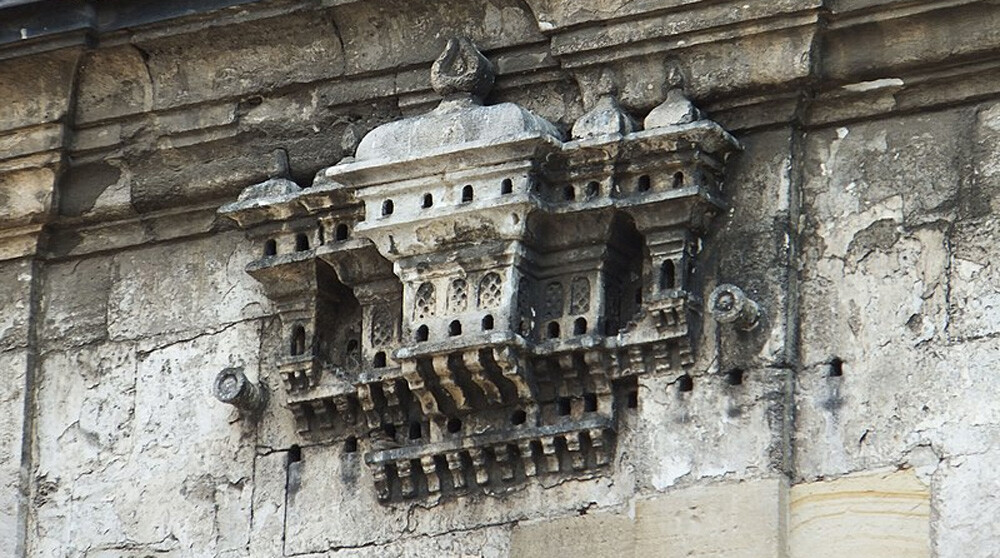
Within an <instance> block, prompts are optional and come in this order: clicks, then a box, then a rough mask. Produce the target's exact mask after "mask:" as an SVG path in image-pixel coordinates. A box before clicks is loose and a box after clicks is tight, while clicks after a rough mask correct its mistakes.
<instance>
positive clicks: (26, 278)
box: [0, 259, 35, 351]
mask: <svg viewBox="0 0 1000 558" xmlns="http://www.w3.org/2000/svg"><path fill="white" fill-rule="evenodd" d="M34 273H35V271H34V266H33V265H32V263H31V262H30V261H28V260H23V259H22V260H13V261H9V262H3V263H0V285H3V289H0V351H4V350H8V349H12V348H20V347H25V346H27V344H28V328H29V323H30V320H31V282H32V278H33V274H34Z"/></svg>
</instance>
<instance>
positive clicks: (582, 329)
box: [573, 318, 587, 335]
mask: <svg viewBox="0 0 1000 558" xmlns="http://www.w3.org/2000/svg"><path fill="white" fill-rule="evenodd" d="M584 333H587V318H577V319H576V320H574V321H573V335H583V334H584Z"/></svg>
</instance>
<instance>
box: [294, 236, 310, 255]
mask: <svg viewBox="0 0 1000 558" xmlns="http://www.w3.org/2000/svg"><path fill="white" fill-rule="evenodd" d="M308 249H309V237H308V236H306V233H299V234H297V235H295V251H296V252H303V251H305V250H308Z"/></svg>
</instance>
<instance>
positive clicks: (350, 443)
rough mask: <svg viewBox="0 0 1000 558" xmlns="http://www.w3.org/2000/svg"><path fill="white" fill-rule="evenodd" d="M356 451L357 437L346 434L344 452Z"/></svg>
mask: <svg viewBox="0 0 1000 558" xmlns="http://www.w3.org/2000/svg"><path fill="white" fill-rule="evenodd" d="M356 451H358V439H357V438H355V437H354V436H348V437H347V439H346V440H344V453H354V452H356Z"/></svg>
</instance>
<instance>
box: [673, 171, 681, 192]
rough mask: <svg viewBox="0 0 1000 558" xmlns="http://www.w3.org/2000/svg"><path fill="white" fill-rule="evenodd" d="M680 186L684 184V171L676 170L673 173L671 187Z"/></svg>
mask: <svg viewBox="0 0 1000 558" xmlns="http://www.w3.org/2000/svg"><path fill="white" fill-rule="evenodd" d="M681 186H684V173H683V172H679V171H678V172H675V173H674V184H673V187H674V188H680V187H681Z"/></svg>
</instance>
